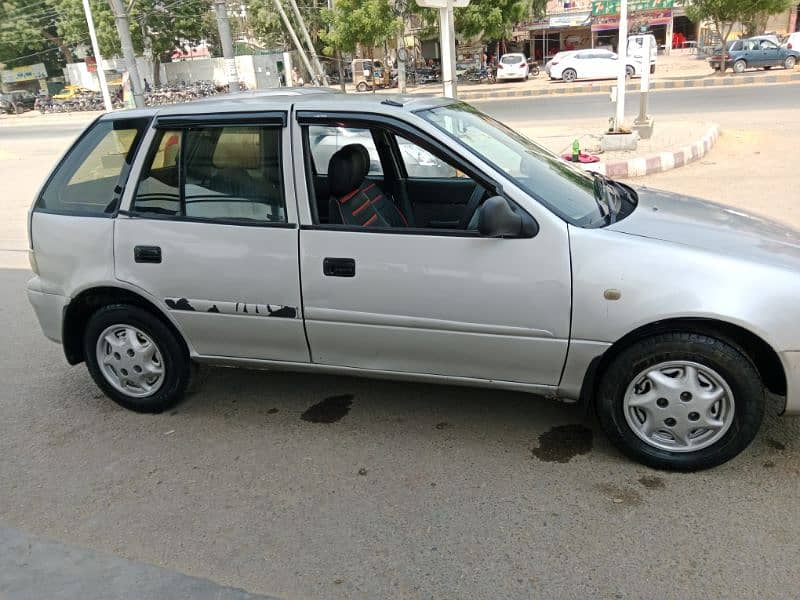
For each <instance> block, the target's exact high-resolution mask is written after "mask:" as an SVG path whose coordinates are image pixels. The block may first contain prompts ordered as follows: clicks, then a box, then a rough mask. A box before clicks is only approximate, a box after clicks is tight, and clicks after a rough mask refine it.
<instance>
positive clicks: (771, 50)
mask: <svg viewBox="0 0 800 600" xmlns="http://www.w3.org/2000/svg"><path fill="white" fill-rule="evenodd" d="M798 59H800V51H798V50H794V49H789V48H788V47H781V46H778V44H776V43H775V42H774V41H772V39H771V38H769V37H764V36H757V37H752V38H747V39H744V40H734V41H732V42H728V48H727V50H726V52H725V57H724V59H723V56H722V52H721V51H719V52H717V53H715V54H714V55H713V56H712V57H711V58H709V59H708V62H709V64H710V65H711V68H712V69H714V70H715V71H717V70H720V64H723V68H722V69H721V70H722V71H727V70H728V69H733V72H734V73H744V72H745V71H746V70H747V69H771V68H772V67H783V68H785V69H794V66H795V65H796V64H797V61H798ZM723 60H724V63H723Z"/></svg>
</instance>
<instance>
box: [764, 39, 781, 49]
mask: <svg viewBox="0 0 800 600" xmlns="http://www.w3.org/2000/svg"><path fill="white" fill-rule="evenodd" d="M761 49H762V50H777V49H778V46H777V45H776V44H775V43H773V42H770V41H769V40H761Z"/></svg>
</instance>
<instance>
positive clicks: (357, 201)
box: [328, 144, 408, 227]
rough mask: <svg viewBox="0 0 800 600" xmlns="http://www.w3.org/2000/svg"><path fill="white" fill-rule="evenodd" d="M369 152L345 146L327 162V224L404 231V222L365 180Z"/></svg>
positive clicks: (403, 217)
mask: <svg viewBox="0 0 800 600" xmlns="http://www.w3.org/2000/svg"><path fill="white" fill-rule="evenodd" d="M369 164H370V158H369V152H368V151H367V149H366V148H365V147H364V146H363V145H362V144H348V145H347V146H343V147H342V148H340V149H339V150H338V151H336V153H335V154H334V155H333V156H331V159H330V161H329V162H328V186H329V187H330V191H331V197H330V201H329V211H328V215H329V217H328V218H329V220H330V222H331V223H342V224H344V225H359V226H361V227H408V219H407V218H406V217H405V215H403V213H402V212H401V211H400V209H399V208H398V207H397V206H396V205H395V203H394V202H393V201H392V199H391V198H390V197H389V196H387V195H386V194H384V193H383V192H382V191H381V189H380V188H379V187H378V186H377V184H375V183H374V182H371V181H369V180H367V173H368V172H369Z"/></svg>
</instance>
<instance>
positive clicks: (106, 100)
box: [83, 0, 114, 112]
mask: <svg viewBox="0 0 800 600" xmlns="http://www.w3.org/2000/svg"><path fill="white" fill-rule="evenodd" d="M83 12H84V13H85V14H86V24H87V25H88V26H89V37H90V38H91V40H92V51H93V52H94V59H95V61H96V64H97V78H98V79H99V80H100V92H101V93H102V94H103V104H104V105H105V107H106V112H110V111H111V110H113V109H114V105H113V104H111V96H110V95H109V93H108V83H107V82H106V72H105V71H104V70H103V57H102V56H101V55H100V45H99V44H98V43H97V33H96V32H95V30H94V19H93V18H92V7H91V6H89V0H83Z"/></svg>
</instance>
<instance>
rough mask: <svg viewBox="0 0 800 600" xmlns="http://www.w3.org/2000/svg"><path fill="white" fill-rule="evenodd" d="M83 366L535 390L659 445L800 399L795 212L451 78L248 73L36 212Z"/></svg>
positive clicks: (122, 115)
mask: <svg viewBox="0 0 800 600" xmlns="http://www.w3.org/2000/svg"><path fill="white" fill-rule="evenodd" d="M30 248H31V253H30V257H31V265H32V268H33V270H34V273H35V276H34V277H33V279H31V281H30V282H29V284H28V296H29V298H30V301H31V303H32V304H33V306H34V308H35V310H36V313H37V315H38V318H39V321H40V323H41V326H42V329H43V330H44V333H45V335H46V336H47V337H48V338H50V339H52V340H54V341H57V342H59V343H61V344H63V347H64V351H65V354H66V359H67V361H68V362H69V363H70V364H77V363H80V362H86V364H87V366H88V369H89V372H90V373H91V375H92V377H93V378H94V380H95V381H96V383H97V385H98V386H100V388H101V389H102V390H103V391H104V392H105V393H106V394H107V395H108V396H109V397H110V398H111V399H112V400H114V401H115V402H117V403H119V404H121V405H122V406H125V407H127V408H129V409H132V410H135V411H141V412H160V411H163V410H165V409H167V408H168V407H170V406H172V405H174V404H175V403H176V402H178V401H179V400H180V399H181V397H182V395H183V393H184V390H185V389H186V386H187V383H188V381H189V376H190V372H191V371H190V364H191V363H192V362H198V363H215V364H222V365H232V366H242V367H253V368H268V369H283V370H294V371H316V372H325V373H341V374H347V375H362V376H367V377H382V378H389V379H402V380H414V381H424V382H431V383H449V384H463V385H474V386H483V387H489V388H499V389H510V390H520V391H526V392H531V393H533V394H538V395H544V396H548V397H552V398H556V399H560V400H564V401H567V402H574V401H582V402H584V403H586V404H587V406H590V407H591V408H592V409H593V410H595V411H596V413H597V415H598V417H599V420H600V423H601V424H602V427H603V429H604V430H605V431H606V433H607V434H608V436H609V437H610V439H611V440H612V441H613V442H614V443H615V444H616V445H617V446H618V447H619V448H620V449H621V450H622V451H623V452H625V453H626V454H627V455H629V456H630V457H632V458H634V459H636V460H638V461H641V462H642V463H645V464H647V465H650V466H653V467H657V468H666V469H679V470H693V469H700V468H705V467H711V466H714V465H718V464H720V463H722V462H724V461H726V460H728V459H730V458H731V457H733V456H735V455H736V454H738V453H739V452H740V451H741V450H742V449H744V448H745V447H746V446H747V445H748V444H749V443H750V441H751V440H752V439H753V437H754V436H755V434H756V432H757V430H758V428H759V426H760V424H761V420H762V416H763V414H764V410H765V391H766V390H770V391H771V392H773V393H774V394H777V395H779V396H782V397H783V399H784V402H785V413H786V414H798V413H800V318H799V317H800V308H798V305H797V298H798V296H800V235H799V234H798V233H797V232H795V231H792V230H789V229H786V228H784V227H782V226H780V225H777V224H775V223H772V222H769V221H766V220H764V219H761V218H757V217H752V216H749V215H746V214H743V213H741V212H738V211H735V210H732V209H729V208H725V207H723V206H717V205H713V204H710V203H707V202H703V201H700V200H695V199H692V198H687V197H683V196H676V195H674V194H668V193H664V192H657V191H654V190H650V189H646V188H633V187H630V186H628V185H626V184H623V183H619V182H616V181H612V180H611V179H608V178H606V177H603V176H600V175H591V174H588V173H586V172H584V171H581V170H579V169H576V168H574V167H573V166H571V165H570V164H567V163H565V162H564V161H562V160H561V159H559V158H558V157H556V156H554V155H553V154H551V153H550V152H548V151H546V150H544V149H543V148H541V147H540V146H538V145H537V144H535V143H534V142H532V141H530V140H529V139H527V138H525V137H523V136H521V135H519V134H518V133H516V132H515V131H512V130H511V129H509V128H507V127H506V126H504V125H502V124H500V123H498V122H497V121H495V120H493V119H491V118H489V117H488V116H486V115H484V114H482V113H481V112H479V111H478V110H476V109H475V108H473V107H471V106H469V105H467V104H464V103H458V102H454V101H451V100H447V99H429V98H423V99H420V98H414V99H411V98H406V97H399V96H398V97H381V98H364V97H362V96H357V97H353V96H341V95H332V94H301V95H295V96H289V95H272V96H268V97H266V96H265V97H260V96H243V97H241V98H235V97H231V98H227V99H220V100H214V101H206V102H198V103H195V104H186V105H181V106H169V107H165V108H153V109H146V110H132V111H123V112H115V113H111V114H107V115H104V116H102V117H101V118H99V119H98V120H96V121H95V122H94V123H93V124H92V125H91V126H89V127H88V128H87V130H86V131H85V132H84V133H83V134H82V135H81V136H80V138H79V139H78V140H77V141H76V142H75V144H74V145H73V146H72V148H71V149H70V150H69V151H68V152H67V154H66V155H65V156H64V158H63V159H62V160H61V161H60V162H59V164H58V165H57V166H56V168H55V169H54V171H53V172H52V174H51V175H50V177H49V178H48V179H47V181H46V182H45V184H44V186H43V188H42V190H41V192H40V194H39V196H38V197H37V198H36V200H35V203H34V206H33V208H32V209H31V213H30Z"/></svg>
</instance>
